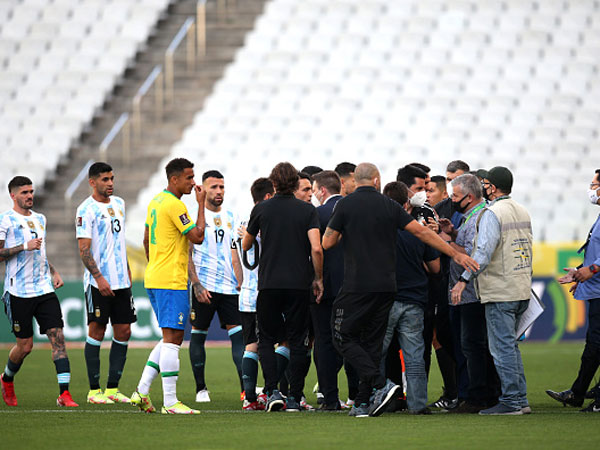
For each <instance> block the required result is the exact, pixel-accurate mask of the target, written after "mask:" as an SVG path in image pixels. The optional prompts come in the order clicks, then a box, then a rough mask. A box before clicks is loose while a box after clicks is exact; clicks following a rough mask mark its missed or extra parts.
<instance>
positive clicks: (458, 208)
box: [452, 194, 469, 214]
mask: <svg viewBox="0 0 600 450" xmlns="http://www.w3.org/2000/svg"><path fill="white" fill-rule="evenodd" d="M468 195H469V194H467V195H465V196H464V197H463V198H461V199H460V200H459V201H457V202H452V208H453V209H454V211H456V212H459V213H461V214H462V213H464V212H465V210H466V209H467V207H466V206H460V204H461V203H462V201H463V200H464V199H465V198H467V196H468Z"/></svg>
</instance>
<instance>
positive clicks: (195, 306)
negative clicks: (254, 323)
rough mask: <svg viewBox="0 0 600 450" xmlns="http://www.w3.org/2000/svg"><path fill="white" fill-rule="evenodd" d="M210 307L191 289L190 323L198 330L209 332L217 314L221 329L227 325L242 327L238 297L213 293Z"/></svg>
mask: <svg viewBox="0 0 600 450" xmlns="http://www.w3.org/2000/svg"><path fill="white" fill-rule="evenodd" d="M210 295H211V299H210V305H207V304H206V303H200V302H199V301H198V300H197V299H196V296H195V295H194V291H193V289H191V288H190V297H191V309H190V322H191V323H192V326H193V327H194V328H196V329H198V330H208V327H209V326H210V323H211V322H212V318H213V316H214V315H215V312H216V313H217V314H218V315H219V323H220V324H221V328H222V329H225V326H226V325H240V324H241V319H240V311H239V309H238V296H237V295H226V294H218V293H216V292H211V293H210Z"/></svg>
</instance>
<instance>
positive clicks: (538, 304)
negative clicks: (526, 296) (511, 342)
mask: <svg viewBox="0 0 600 450" xmlns="http://www.w3.org/2000/svg"><path fill="white" fill-rule="evenodd" d="M544 309H546V307H545V306H544V304H543V303H542V301H541V300H540V298H539V297H538V296H537V294H536V293H535V292H533V290H532V291H531V299H530V300H529V306H528V307H527V309H526V310H525V312H524V313H523V315H522V316H521V318H520V319H519V323H518V325H517V336H518V337H521V336H523V334H524V333H525V332H526V331H527V330H528V329H529V328H530V327H531V325H533V322H535V320H536V319H537V318H538V317H540V316H541V315H542V313H543V312H544Z"/></svg>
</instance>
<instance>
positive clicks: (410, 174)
mask: <svg viewBox="0 0 600 450" xmlns="http://www.w3.org/2000/svg"><path fill="white" fill-rule="evenodd" d="M415 178H423V179H426V178H427V174H426V173H425V172H423V171H422V170H421V169H419V168H418V167H415V166H412V165H410V164H407V165H406V166H404V167H401V168H400V169H398V174H397V175H396V181H402V182H403V183H404V184H405V185H406V186H407V187H408V186H412V185H413V184H415Z"/></svg>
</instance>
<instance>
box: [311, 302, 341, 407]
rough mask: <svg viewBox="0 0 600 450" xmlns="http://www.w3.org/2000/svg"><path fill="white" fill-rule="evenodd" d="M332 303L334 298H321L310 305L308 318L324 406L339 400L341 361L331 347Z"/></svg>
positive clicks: (339, 356)
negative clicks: (313, 337) (313, 340)
mask: <svg viewBox="0 0 600 450" xmlns="http://www.w3.org/2000/svg"><path fill="white" fill-rule="evenodd" d="M333 301H334V298H323V299H322V300H321V303H316V302H311V304H310V316H311V318H312V325H313V330H314V333H315V362H316V366H317V379H318V380H319V389H320V391H321V393H322V394H323V396H324V400H325V404H326V405H335V404H336V402H337V401H338V399H339V393H338V378H337V374H338V369H339V367H340V365H341V360H342V357H341V355H340V354H339V353H338V352H337V350H336V349H335V347H334V346H333V338H332V334H331V311H332V309H333Z"/></svg>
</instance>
